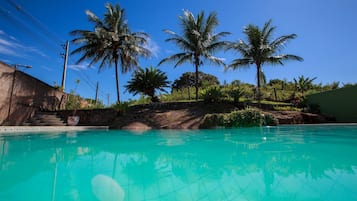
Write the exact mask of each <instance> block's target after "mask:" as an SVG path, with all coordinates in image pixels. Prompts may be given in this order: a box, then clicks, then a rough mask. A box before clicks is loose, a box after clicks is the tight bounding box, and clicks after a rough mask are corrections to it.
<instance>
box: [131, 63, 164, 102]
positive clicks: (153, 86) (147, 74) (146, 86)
mask: <svg viewBox="0 0 357 201" xmlns="http://www.w3.org/2000/svg"><path fill="white" fill-rule="evenodd" d="M169 84H170V82H169V81H167V76H166V74H165V73H164V72H162V71H160V70H159V69H156V68H153V67H150V68H146V69H145V70H143V69H139V70H137V71H136V72H135V73H134V75H133V77H132V78H131V80H130V81H129V82H128V85H126V86H125V87H126V89H127V90H128V91H129V92H130V93H133V94H134V95H136V94H138V93H143V94H144V95H148V96H150V97H151V101H152V102H159V98H158V97H157V96H155V91H156V90H159V91H163V92H166V90H165V87H169Z"/></svg>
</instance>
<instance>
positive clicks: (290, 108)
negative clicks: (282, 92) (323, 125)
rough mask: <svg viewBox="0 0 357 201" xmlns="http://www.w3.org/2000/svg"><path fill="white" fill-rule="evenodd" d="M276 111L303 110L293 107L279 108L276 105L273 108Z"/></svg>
mask: <svg viewBox="0 0 357 201" xmlns="http://www.w3.org/2000/svg"><path fill="white" fill-rule="evenodd" d="M273 108H274V110H276V111H301V108H297V107H293V106H279V105H276V106H274V107H273Z"/></svg>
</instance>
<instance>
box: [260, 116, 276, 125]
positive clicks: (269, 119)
mask: <svg viewBox="0 0 357 201" xmlns="http://www.w3.org/2000/svg"><path fill="white" fill-rule="evenodd" d="M263 125H264V126H277V125H278V120H277V119H276V118H275V117H274V116H273V115H271V114H268V113H267V114H263Z"/></svg>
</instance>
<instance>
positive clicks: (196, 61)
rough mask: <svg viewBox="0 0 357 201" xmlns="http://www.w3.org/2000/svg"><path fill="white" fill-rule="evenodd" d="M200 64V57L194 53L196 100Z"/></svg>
mask: <svg viewBox="0 0 357 201" xmlns="http://www.w3.org/2000/svg"><path fill="white" fill-rule="evenodd" d="M199 65H200V58H199V56H198V55H196V54H195V67H196V74H195V88H196V101H197V100H198V66H199Z"/></svg>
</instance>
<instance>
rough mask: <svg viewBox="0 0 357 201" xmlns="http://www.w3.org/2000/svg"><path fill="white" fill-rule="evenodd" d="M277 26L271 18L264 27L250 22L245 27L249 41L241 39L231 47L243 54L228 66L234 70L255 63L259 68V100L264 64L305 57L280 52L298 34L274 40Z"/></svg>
mask: <svg viewBox="0 0 357 201" xmlns="http://www.w3.org/2000/svg"><path fill="white" fill-rule="evenodd" d="M275 29H276V27H275V26H271V20H269V21H268V22H266V23H265V24H264V27H263V29H260V28H259V27H258V26H255V25H252V24H249V25H248V26H247V27H245V28H244V30H243V33H244V34H245V35H246V37H247V41H246V42H245V41H243V40H239V41H237V42H234V43H232V44H231V45H230V46H229V49H233V50H235V51H237V52H238V53H240V54H241V55H242V58H238V59H235V60H233V62H232V63H231V64H230V65H229V66H228V68H232V69H233V70H235V69H237V68H241V67H247V66H249V65H251V64H255V66H256V68H257V90H258V96H257V97H258V101H260V99H261V93H260V86H261V81H262V78H261V76H263V75H264V74H263V71H262V66H263V65H264V64H266V63H267V64H271V65H284V63H283V62H284V61H287V60H297V61H303V58H301V57H299V56H296V55H292V54H280V50H282V49H283V48H284V45H285V43H286V42H287V41H289V40H291V39H294V38H296V36H297V35H296V34H289V35H283V36H280V37H278V38H276V39H274V40H272V35H273V33H274V31H275Z"/></svg>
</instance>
